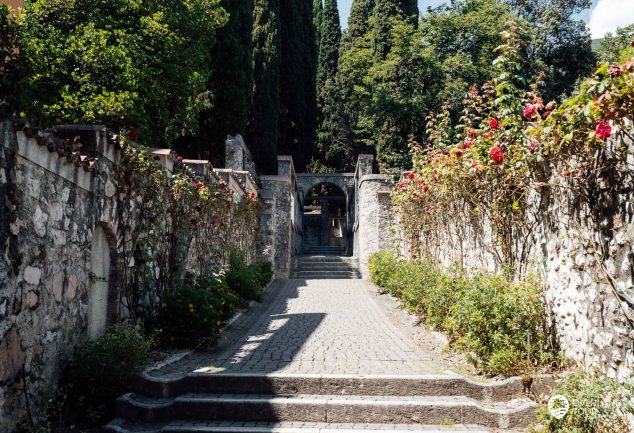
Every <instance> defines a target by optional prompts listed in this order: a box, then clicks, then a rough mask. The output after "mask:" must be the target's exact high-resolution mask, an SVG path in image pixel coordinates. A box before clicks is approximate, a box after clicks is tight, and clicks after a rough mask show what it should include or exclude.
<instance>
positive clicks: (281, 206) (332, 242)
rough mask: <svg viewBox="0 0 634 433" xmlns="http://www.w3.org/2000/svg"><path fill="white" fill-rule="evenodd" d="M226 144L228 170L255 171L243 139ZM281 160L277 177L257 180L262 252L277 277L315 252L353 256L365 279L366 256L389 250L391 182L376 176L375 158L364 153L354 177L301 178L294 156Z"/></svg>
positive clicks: (280, 158) (231, 138)
mask: <svg viewBox="0 0 634 433" xmlns="http://www.w3.org/2000/svg"><path fill="white" fill-rule="evenodd" d="M226 145H227V148H226V151H227V158H226V167H227V169H232V170H237V171H241V170H247V171H251V172H252V173H255V170H254V167H253V165H252V162H251V157H250V154H249V151H248V149H247V147H246V145H245V143H244V141H243V140H242V138H241V137H239V136H237V137H229V139H228V140H227V143H226ZM277 162H278V164H277V175H275V176H260V177H259V184H260V186H261V190H260V192H259V193H260V199H261V200H262V202H263V203H264V209H263V211H262V212H261V213H260V231H261V233H262V238H261V240H260V244H259V248H260V253H262V254H264V255H265V256H268V257H269V258H270V259H271V261H272V262H273V268H274V271H275V276H276V278H288V277H289V276H290V275H291V270H292V264H293V262H294V261H296V259H298V258H301V257H302V256H305V255H310V254H313V253H317V254H327V255H340V256H346V257H354V259H355V260H358V263H359V267H360V270H361V274H362V275H363V276H367V259H368V257H369V256H370V255H371V254H373V253H374V252H376V251H379V250H381V249H387V248H389V247H390V239H389V224H390V221H389V214H390V212H389V209H390V183H389V180H388V178H387V177H386V176H383V175H378V174H373V173H372V166H373V162H374V157H373V156H372V155H360V156H359V159H358V161H357V167H356V170H355V172H354V173H321V174H309V173H299V174H298V173H295V167H294V165H293V158H292V157H290V156H278V157H277ZM346 260H348V259H346Z"/></svg>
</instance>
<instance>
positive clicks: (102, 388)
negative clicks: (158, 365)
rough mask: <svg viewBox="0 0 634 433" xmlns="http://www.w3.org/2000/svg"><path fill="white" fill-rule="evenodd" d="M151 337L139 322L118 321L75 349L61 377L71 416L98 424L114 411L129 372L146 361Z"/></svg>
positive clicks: (126, 384) (124, 387)
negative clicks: (141, 327) (102, 334)
mask: <svg viewBox="0 0 634 433" xmlns="http://www.w3.org/2000/svg"><path fill="white" fill-rule="evenodd" d="M151 346H152V339H151V338H147V337H144V336H143V334H142V333H141V330H140V328H139V327H138V326H132V325H127V324H119V325H115V326H113V327H111V328H109V329H108V330H107V331H106V333H105V335H104V336H103V337H101V338H99V339H98V340H96V341H90V340H88V341H85V342H84V343H82V344H81V345H80V346H79V348H78V349H77V350H76V352H75V354H74V356H73V358H72V360H71V362H70V363H69V365H68V368H67V369H66V371H65V374H64V377H63V379H62V390H63V394H64V399H65V401H66V405H67V406H68V408H67V410H70V411H72V412H73V418H75V419H77V420H79V421H82V422H85V423H88V424H98V423H102V422H104V421H106V420H108V419H110V418H111V417H112V416H113V414H114V405H115V401H116V398H117V397H119V396H120V395H121V394H123V393H125V392H126V391H127V390H128V388H129V385H130V380H131V378H132V376H133V375H134V374H135V373H136V372H137V371H138V370H139V369H141V368H142V367H143V366H144V365H145V364H146V363H147V360H148V358H147V353H148V351H149V350H150V347H151Z"/></svg>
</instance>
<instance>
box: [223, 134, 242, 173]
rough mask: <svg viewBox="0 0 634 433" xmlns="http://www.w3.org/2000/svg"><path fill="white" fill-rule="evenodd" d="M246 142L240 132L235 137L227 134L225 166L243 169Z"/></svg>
mask: <svg viewBox="0 0 634 433" xmlns="http://www.w3.org/2000/svg"><path fill="white" fill-rule="evenodd" d="M245 156H246V144H245V143H244V140H243V139H242V136H241V135H240V134H238V135H236V136H235V137H232V136H230V135H229V136H227V140H226V141H225V168H229V169H231V170H236V171H244V169H245V167H244V161H245Z"/></svg>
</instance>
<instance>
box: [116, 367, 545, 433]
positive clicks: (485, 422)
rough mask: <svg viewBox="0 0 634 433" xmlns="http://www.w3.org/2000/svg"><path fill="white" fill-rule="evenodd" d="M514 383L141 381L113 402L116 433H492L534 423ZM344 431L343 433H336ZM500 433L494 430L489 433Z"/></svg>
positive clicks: (446, 378)
mask: <svg viewBox="0 0 634 433" xmlns="http://www.w3.org/2000/svg"><path fill="white" fill-rule="evenodd" d="M522 391H523V386H522V383H521V380H520V379H517V378H516V379H509V380H507V381H504V382H497V383H495V384H484V383H477V382H473V381H470V380H468V379H466V378H463V377H462V376H458V375H455V374H443V375H424V376H387V375H382V376H354V375H315V374H313V375H289V374H287V375H284V374H260V375H258V374H211V373H190V374H188V375H186V376H183V377H177V378H157V377H151V376H148V375H147V374H144V375H141V376H140V377H139V378H138V380H137V381H136V384H135V387H134V391H133V392H131V393H129V394H126V395H124V396H122V397H120V398H119V399H118V401H117V417H118V418H117V419H115V420H114V421H112V422H111V423H110V424H108V425H107V426H106V427H105V430H106V431H108V432H112V433H343V432H347V433H350V432H353V433H364V432H375V431H379V430H386V429H387V430H390V431H397V432H409V431H425V432H428V433H429V432H441V431H442V432H445V433H447V432H467V431H470V432H472V433H473V432H480V433H485V432H490V431H491V430H489V429H519V428H523V427H526V426H527V425H528V424H529V423H530V422H531V421H532V420H533V418H534V411H535V403H533V402H532V401H531V400H528V399H525V398H523V393H522ZM342 430H343V432H342ZM495 431H500V430H495Z"/></svg>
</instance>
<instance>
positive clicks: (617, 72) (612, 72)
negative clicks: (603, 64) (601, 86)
mask: <svg viewBox="0 0 634 433" xmlns="http://www.w3.org/2000/svg"><path fill="white" fill-rule="evenodd" d="M622 73H623V70H622V69H621V68H619V67H618V66H616V65H612V66H610V69H608V75H609V76H610V77H619V76H621V74H622Z"/></svg>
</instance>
